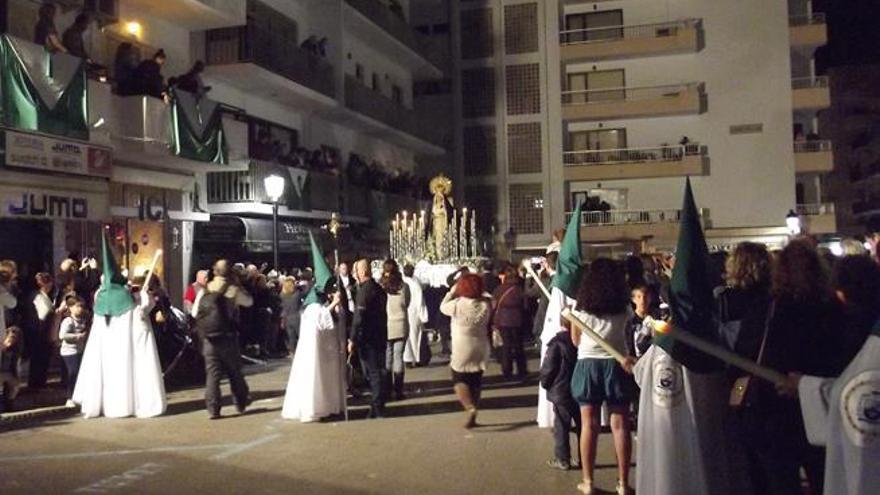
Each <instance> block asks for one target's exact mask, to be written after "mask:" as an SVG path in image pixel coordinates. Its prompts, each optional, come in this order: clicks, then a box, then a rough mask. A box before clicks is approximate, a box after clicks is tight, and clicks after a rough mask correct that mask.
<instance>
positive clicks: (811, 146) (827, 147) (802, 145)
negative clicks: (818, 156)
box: [794, 139, 831, 153]
mask: <svg viewBox="0 0 880 495" xmlns="http://www.w3.org/2000/svg"><path fill="white" fill-rule="evenodd" d="M823 151H831V141H829V140H827V139H822V140H818V141H795V143H794V152H795V153H819V152H823Z"/></svg>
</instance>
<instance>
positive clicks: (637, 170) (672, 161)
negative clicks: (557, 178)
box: [562, 137, 709, 181]
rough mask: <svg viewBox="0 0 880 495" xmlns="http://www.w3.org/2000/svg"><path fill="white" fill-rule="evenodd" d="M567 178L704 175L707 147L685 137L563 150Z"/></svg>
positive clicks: (706, 169)
mask: <svg viewBox="0 0 880 495" xmlns="http://www.w3.org/2000/svg"><path fill="white" fill-rule="evenodd" d="M562 156H563V165H564V169H563V177H564V178H565V180H567V181H586V180H614V179H640V178H654V177H680V176H691V175H705V174H706V173H707V171H708V165H709V157H708V148H707V147H706V146H704V145H701V144H700V143H695V142H691V141H690V140H689V139H688V138H687V137H685V138H683V139H682V141H681V142H680V144H678V145H670V144H668V143H663V144H661V145H660V146H655V147H634V148H621V149H604V148H603V149H588V150H572V151H565V152H563V155H562Z"/></svg>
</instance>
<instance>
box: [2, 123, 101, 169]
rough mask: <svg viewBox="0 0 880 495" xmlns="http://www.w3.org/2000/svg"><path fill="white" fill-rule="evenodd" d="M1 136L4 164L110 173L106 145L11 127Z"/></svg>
mask: <svg viewBox="0 0 880 495" xmlns="http://www.w3.org/2000/svg"><path fill="white" fill-rule="evenodd" d="M5 137H6V149H5V152H4V156H3V163H4V164H5V165H6V166H9V167H21V168H30V169H38V170H49V171H52V172H63V173H66V174H76V175H89V176H98V177H110V175H111V168H112V160H111V155H110V149H109V148H101V147H97V146H92V145H88V144H84V143H79V142H76V141H66V140H62V139H56V138H51V137H47V136H43V135H40V134H26V133H22V132H15V131H6V132H5Z"/></svg>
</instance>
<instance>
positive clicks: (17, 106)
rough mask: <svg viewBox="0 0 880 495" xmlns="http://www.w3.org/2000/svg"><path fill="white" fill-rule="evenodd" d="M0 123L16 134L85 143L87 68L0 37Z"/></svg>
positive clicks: (75, 60) (74, 60)
mask: <svg viewBox="0 0 880 495" xmlns="http://www.w3.org/2000/svg"><path fill="white" fill-rule="evenodd" d="M0 64H2V67H0V71H2V72H0V122H2V124H3V125H4V126H8V127H12V128H15V129H22V130H29V131H39V132H45V133H47V134H54V135H57V136H66V137H71V138H75V139H82V140H88V139H89V126H88V107H89V105H88V95H87V91H86V88H87V84H86V71H85V64H84V62H83V60H82V59H79V58H77V57H73V56H70V55H66V54H55V55H52V54H50V53H48V52H47V51H46V50H45V49H44V48H43V47H42V46H40V45H36V44H34V43H30V42H28V41H24V40H21V39H18V38H14V37H11V36H9V35H2V36H0Z"/></svg>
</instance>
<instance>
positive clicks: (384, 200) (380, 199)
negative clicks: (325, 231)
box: [343, 185, 419, 231]
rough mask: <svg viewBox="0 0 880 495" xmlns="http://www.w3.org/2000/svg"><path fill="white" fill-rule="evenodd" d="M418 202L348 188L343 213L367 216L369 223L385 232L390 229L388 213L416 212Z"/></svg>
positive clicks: (398, 195)
mask: <svg viewBox="0 0 880 495" xmlns="http://www.w3.org/2000/svg"><path fill="white" fill-rule="evenodd" d="M418 209H419V206H418V202H417V201H416V200H415V199H414V198H412V197H409V196H404V195H402V194H393V193H386V192H383V191H375V190H372V189H368V188H366V187H360V186H351V185H350V186H348V187H347V188H346V190H345V208H344V210H343V211H345V212H346V213H348V214H351V215H360V216H368V217H369V219H370V223H371V224H372V225H373V226H375V227H376V228H377V229H380V230H382V231H385V230H387V229H389V228H390V221H391V217H390V216H389V215H388V212H397V211H417V210H418Z"/></svg>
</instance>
